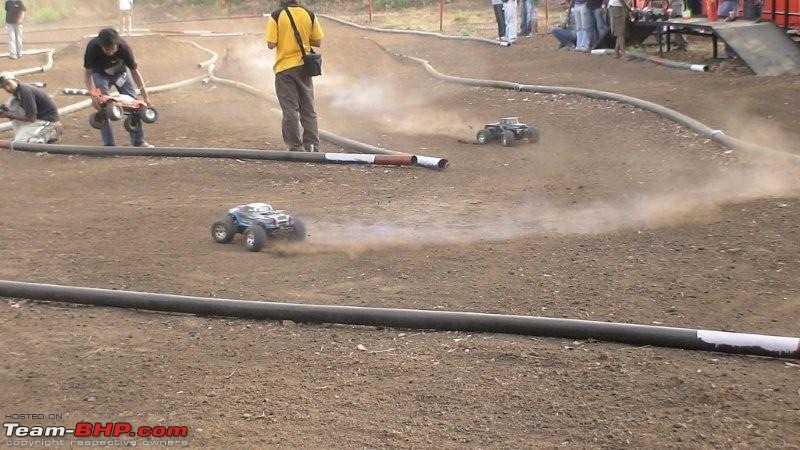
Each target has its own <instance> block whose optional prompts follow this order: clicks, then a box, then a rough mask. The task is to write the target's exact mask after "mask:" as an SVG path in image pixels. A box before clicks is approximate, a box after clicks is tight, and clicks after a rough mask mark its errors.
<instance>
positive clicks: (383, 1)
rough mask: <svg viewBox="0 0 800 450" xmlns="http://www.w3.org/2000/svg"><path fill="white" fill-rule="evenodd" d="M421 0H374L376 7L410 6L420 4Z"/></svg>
mask: <svg viewBox="0 0 800 450" xmlns="http://www.w3.org/2000/svg"><path fill="white" fill-rule="evenodd" d="M423 3H424V2H423V1H422V0H375V3H374V5H375V7H376V8H384V9H386V8H389V9H402V8H409V7H411V6H422V5H423Z"/></svg>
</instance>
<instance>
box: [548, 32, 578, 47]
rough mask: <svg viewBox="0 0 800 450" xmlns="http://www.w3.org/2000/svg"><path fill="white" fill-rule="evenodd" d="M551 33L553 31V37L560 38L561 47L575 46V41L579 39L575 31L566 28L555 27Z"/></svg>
mask: <svg viewBox="0 0 800 450" xmlns="http://www.w3.org/2000/svg"><path fill="white" fill-rule="evenodd" d="M551 33H553V37H555V38H556V39H558V43H559V48H561V47H569V48H575V42H576V41H577V40H578V37H577V36H576V35H575V32H574V31H572V30H569V29H566V28H560V27H555V28H553V30H552V31H551Z"/></svg>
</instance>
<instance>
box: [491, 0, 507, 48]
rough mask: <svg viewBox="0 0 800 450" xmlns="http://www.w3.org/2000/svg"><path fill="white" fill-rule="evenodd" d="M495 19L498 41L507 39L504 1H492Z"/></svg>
mask: <svg viewBox="0 0 800 450" xmlns="http://www.w3.org/2000/svg"><path fill="white" fill-rule="evenodd" d="M492 8H493V9H494V18H495V20H496V21H497V39H498V40H500V41H504V40H505V39H506V14H505V13H504V12H503V0H492Z"/></svg>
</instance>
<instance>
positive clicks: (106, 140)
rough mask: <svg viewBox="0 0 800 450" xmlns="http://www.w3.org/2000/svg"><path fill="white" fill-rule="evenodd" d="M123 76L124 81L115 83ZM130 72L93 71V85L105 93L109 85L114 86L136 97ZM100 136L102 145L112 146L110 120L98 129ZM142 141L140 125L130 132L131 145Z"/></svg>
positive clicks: (108, 93) (107, 93)
mask: <svg viewBox="0 0 800 450" xmlns="http://www.w3.org/2000/svg"><path fill="white" fill-rule="evenodd" d="M123 76H124V77H125V80H124V83H123V84H122V86H119V85H117V84H116V83H117V81H118V80H120V79H121V78H122V77H123ZM131 78H132V77H131V74H130V72H127V71H126V72H125V74H123V75H116V76H110V75H104V74H102V73H97V72H94V73H93V74H92V81H94V85H95V86H96V87H97V88H98V89H100V92H102V93H103V94H105V95H110V94H111V91H110V89H111V86H116V87H117V91H119V93H120V94H122V95H127V96H130V97H133V98H136V87H134V85H133V80H132V79H131ZM100 136H101V137H102V138H103V145H105V146H108V147H113V146H115V145H116V143H115V142H114V131H113V130H112V129H111V121H110V120H107V121H106V124H105V126H104V127H103V128H102V129H101V130H100ZM143 143H144V130H143V129H142V127H139V129H138V130H136V131H134V132H133V133H131V145H133V146H134V147H135V146H138V145H142V144H143Z"/></svg>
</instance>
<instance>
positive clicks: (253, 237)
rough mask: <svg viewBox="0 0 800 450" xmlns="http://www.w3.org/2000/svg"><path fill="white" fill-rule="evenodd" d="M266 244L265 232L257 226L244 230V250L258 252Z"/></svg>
mask: <svg viewBox="0 0 800 450" xmlns="http://www.w3.org/2000/svg"><path fill="white" fill-rule="evenodd" d="M266 242H267V232H266V231H264V229H263V228H261V227H260V226H259V225H251V226H249V227H247V229H246V230H244V248H246V249H247V250H248V251H251V252H260V251H261V249H262V248H264V244H265V243H266Z"/></svg>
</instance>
